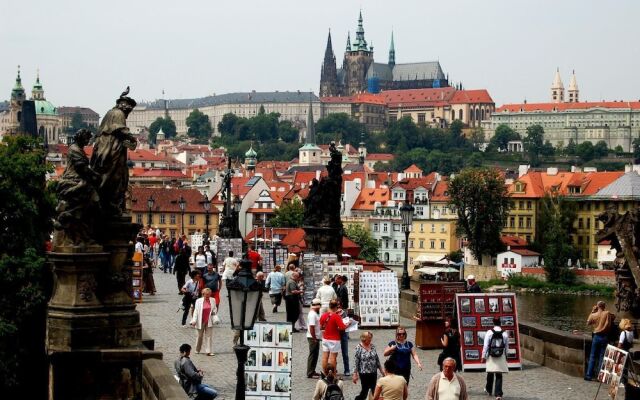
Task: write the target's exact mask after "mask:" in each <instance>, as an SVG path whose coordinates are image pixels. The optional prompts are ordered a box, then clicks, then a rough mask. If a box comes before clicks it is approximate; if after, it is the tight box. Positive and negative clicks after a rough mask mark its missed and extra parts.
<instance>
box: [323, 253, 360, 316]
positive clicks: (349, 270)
mask: <svg viewBox="0 0 640 400" xmlns="http://www.w3.org/2000/svg"><path fill="white" fill-rule="evenodd" d="M359 271H362V265H357V264H356V263H355V262H353V261H351V262H349V263H342V264H340V263H328V264H326V265H325V267H324V275H327V276H334V275H345V276H346V277H347V291H348V292H349V305H348V306H347V308H350V309H354V308H355V299H354V292H355V287H356V286H355V283H354V282H355V277H356V272H359Z"/></svg>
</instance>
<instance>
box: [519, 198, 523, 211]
mask: <svg viewBox="0 0 640 400" xmlns="http://www.w3.org/2000/svg"><path fill="white" fill-rule="evenodd" d="M518 208H520V209H521V210H524V201H523V200H520V201H519V202H518Z"/></svg>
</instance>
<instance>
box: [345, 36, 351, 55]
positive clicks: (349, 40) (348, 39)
mask: <svg viewBox="0 0 640 400" xmlns="http://www.w3.org/2000/svg"><path fill="white" fill-rule="evenodd" d="M345 50H346V51H351V32H350V31H347V48H346V49H345Z"/></svg>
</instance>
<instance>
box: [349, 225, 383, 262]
mask: <svg viewBox="0 0 640 400" xmlns="http://www.w3.org/2000/svg"><path fill="white" fill-rule="evenodd" d="M344 234H345V235H346V236H347V237H348V238H349V239H351V240H353V242H354V243H356V244H357V245H358V246H360V258H362V259H365V260H367V261H378V260H379V253H378V250H379V249H378V242H377V241H376V240H375V239H374V238H373V237H371V232H369V230H368V229H366V228H365V227H364V226H363V225H360V224H350V225H347V227H346V228H345V230H344Z"/></svg>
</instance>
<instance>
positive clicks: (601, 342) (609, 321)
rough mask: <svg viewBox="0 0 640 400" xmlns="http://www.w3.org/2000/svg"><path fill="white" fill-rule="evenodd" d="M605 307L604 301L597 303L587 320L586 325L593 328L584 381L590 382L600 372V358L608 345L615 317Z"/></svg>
mask: <svg viewBox="0 0 640 400" xmlns="http://www.w3.org/2000/svg"><path fill="white" fill-rule="evenodd" d="M606 308H607V305H606V304H605V302H604V301H599V302H598V303H597V304H596V305H595V306H593V309H592V310H591V314H589V317H588V318H587V325H590V326H591V325H592V326H593V336H592V339H591V353H590V355H589V364H588V366H587V372H586V374H585V375H584V380H585V381H590V380H592V379H593V378H594V375H595V374H596V373H597V372H598V371H599V370H600V364H601V363H602V357H604V352H605V350H606V349H607V344H609V340H608V336H609V332H610V331H611V327H612V326H613V321H614V319H615V315H613V314H611V313H610V312H609V311H607V310H606Z"/></svg>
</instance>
